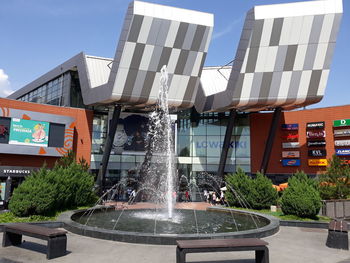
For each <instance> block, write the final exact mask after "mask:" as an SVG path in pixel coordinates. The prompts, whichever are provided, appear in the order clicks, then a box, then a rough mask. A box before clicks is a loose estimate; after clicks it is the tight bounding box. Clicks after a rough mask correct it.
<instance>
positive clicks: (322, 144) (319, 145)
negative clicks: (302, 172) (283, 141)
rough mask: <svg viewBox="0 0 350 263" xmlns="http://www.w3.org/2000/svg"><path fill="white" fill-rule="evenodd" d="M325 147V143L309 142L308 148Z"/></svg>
mask: <svg viewBox="0 0 350 263" xmlns="http://www.w3.org/2000/svg"><path fill="white" fill-rule="evenodd" d="M324 146H326V142H325V141H314V142H307V147H324Z"/></svg>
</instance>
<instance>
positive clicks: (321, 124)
mask: <svg viewBox="0 0 350 263" xmlns="http://www.w3.org/2000/svg"><path fill="white" fill-rule="evenodd" d="M324 126H325V125H324V121H319V122H308V123H306V129H324Z"/></svg>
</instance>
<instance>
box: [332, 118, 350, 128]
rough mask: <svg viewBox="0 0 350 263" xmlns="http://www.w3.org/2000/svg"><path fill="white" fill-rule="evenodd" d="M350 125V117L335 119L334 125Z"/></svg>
mask: <svg viewBox="0 0 350 263" xmlns="http://www.w3.org/2000/svg"><path fill="white" fill-rule="evenodd" d="M343 126H350V119H344V120H336V121H333V127H343Z"/></svg>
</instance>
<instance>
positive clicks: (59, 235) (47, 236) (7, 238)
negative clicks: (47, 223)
mask: <svg viewBox="0 0 350 263" xmlns="http://www.w3.org/2000/svg"><path fill="white" fill-rule="evenodd" d="M66 233H67V231H65V230H59V229H52V228H47V227H42V226H36V225H30V224H25V223H15V224H10V225H6V226H4V235H3V239H2V246H3V247H7V246H11V245H14V246H15V245H20V244H21V243H22V235H25V236H30V237H34V238H39V239H43V240H47V253H46V258H47V259H52V258H55V257H60V256H63V255H65V254H66V251H67V236H66Z"/></svg>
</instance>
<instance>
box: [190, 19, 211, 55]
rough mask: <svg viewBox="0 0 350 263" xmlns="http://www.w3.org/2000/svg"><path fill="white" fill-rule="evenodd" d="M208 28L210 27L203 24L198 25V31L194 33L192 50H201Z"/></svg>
mask: <svg viewBox="0 0 350 263" xmlns="http://www.w3.org/2000/svg"><path fill="white" fill-rule="evenodd" d="M206 28H208V27H205V26H202V25H198V26H197V29H196V33H195V34H194V37H193V42H192V45H191V50H192V51H199V50H200V46H201V43H202V41H203V36H204V33H205V30H206Z"/></svg>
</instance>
